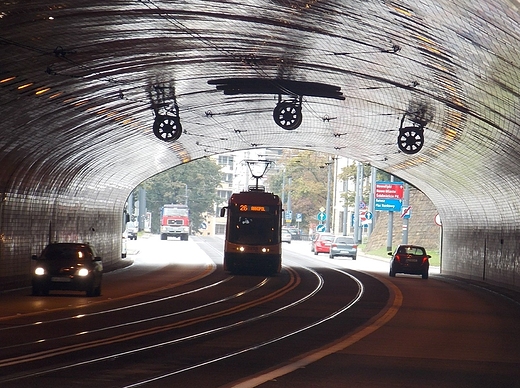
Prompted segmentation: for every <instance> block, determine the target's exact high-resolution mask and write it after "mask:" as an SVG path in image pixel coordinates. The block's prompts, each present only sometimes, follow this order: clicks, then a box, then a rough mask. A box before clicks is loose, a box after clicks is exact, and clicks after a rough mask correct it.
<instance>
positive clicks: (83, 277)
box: [32, 243, 103, 296]
mask: <svg viewBox="0 0 520 388" xmlns="http://www.w3.org/2000/svg"><path fill="white" fill-rule="evenodd" d="M32 259H33V260H34V261H35V262H36V265H35V266H34V270H33V273H32V293H33V295H40V294H42V295H48V294H49V290H74V291H85V292H86V293H87V296H99V295H101V278H102V274H103V263H102V261H101V257H99V256H98V255H97V254H96V251H95V250H94V248H93V247H91V246H90V245H89V244H81V243H54V244H49V245H47V247H45V249H44V250H43V251H42V253H41V255H40V256H39V257H38V256H36V255H33V256H32Z"/></svg>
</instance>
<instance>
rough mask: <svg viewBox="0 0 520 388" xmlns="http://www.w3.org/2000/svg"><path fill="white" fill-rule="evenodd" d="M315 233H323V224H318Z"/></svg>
mask: <svg viewBox="0 0 520 388" xmlns="http://www.w3.org/2000/svg"><path fill="white" fill-rule="evenodd" d="M316 232H325V224H319V225H318V226H317V227H316Z"/></svg>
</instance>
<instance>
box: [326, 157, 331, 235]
mask: <svg viewBox="0 0 520 388" xmlns="http://www.w3.org/2000/svg"><path fill="white" fill-rule="evenodd" d="M326 164H327V203H326V205H325V214H326V215H327V218H326V219H325V231H326V232H327V233H329V232H330V218H331V216H332V214H331V211H330V166H331V164H332V162H331V159H330V157H329V161H328V163H326Z"/></svg>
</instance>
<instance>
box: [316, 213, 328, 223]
mask: <svg viewBox="0 0 520 388" xmlns="http://www.w3.org/2000/svg"><path fill="white" fill-rule="evenodd" d="M316 218H317V219H318V221H325V220H326V219H327V213H325V212H319V213H318V215H317V216H316Z"/></svg>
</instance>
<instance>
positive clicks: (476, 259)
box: [0, 0, 520, 289]
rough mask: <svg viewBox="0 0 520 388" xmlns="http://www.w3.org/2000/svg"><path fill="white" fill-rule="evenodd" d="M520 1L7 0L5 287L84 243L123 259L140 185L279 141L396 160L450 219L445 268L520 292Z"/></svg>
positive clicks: (3, 37)
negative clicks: (54, 245)
mask: <svg viewBox="0 0 520 388" xmlns="http://www.w3.org/2000/svg"><path fill="white" fill-rule="evenodd" d="M519 22H520V15H519V13H518V4H517V3H516V2H513V1H509V0H488V1H485V2H484V1H473V2H467V1H458V0H436V1H433V0H424V1H421V2H413V1H401V0H397V1H386V0H384V1H381V0H377V1H376V0H359V1H349V2H344V1H326V2H319V1H312V0H308V1H304V0H274V1H272V2H262V1H254V0H247V1H242V2H233V1H196V0H190V1H186V2H182V3H179V2H176V1H167V0H157V1H155V0H141V1H118V2H106V1H99V0H81V1H63V2H59V3H56V2H50V1H46V0H42V1H38V2H3V3H2V4H0V31H1V32H0V91H1V92H0V115H1V120H0V134H1V136H0V166H1V168H0V192H1V197H0V198H1V199H0V229H1V230H0V288H1V289H11V288H16V287H21V286H24V285H28V284H29V280H30V257H31V255H32V254H35V253H38V252H39V251H40V250H41V249H42V248H43V247H44V246H45V245H46V244H47V243H48V242H52V241H62V242H66V241H88V242H92V243H94V244H95V245H96V247H97V248H98V250H99V251H101V252H103V258H104V260H105V262H106V263H107V267H110V266H117V265H118V261H119V260H120V257H121V214H122V211H123V208H124V204H125V201H126V199H127V197H128V195H129V194H130V192H131V191H132V190H133V189H134V188H135V187H136V186H137V185H139V184H140V183H141V182H142V181H144V180H145V179H147V178H149V177H151V176H154V175H156V174H158V173H159V172H162V171H164V170H166V169H169V168H172V167H175V166H178V165H180V164H183V163H189V162H190V161H193V160H197V159H200V158H205V157H209V156H211V155H215V154H220V153H224V152H229V151H233V150H244V149H254V148H265V147H286V148H294V149H301V150H313V151H319V152H325V153H329V154H332V155H339V156H345V157H349V158H352V159H354V160H357V161H360V162H362V163H364V164H369V165H371V166H374V167H376V168H378V169H380V170H383V171H386V172H388V173H390V174H392V175H394V176H396V177H398V178H400V179H402V180H405V181H407V182H409V183H410V184H412V185H413V186H415V187H417V188H418V189H420V190H421V191H422V192H423V193H424V194H425V195H427V196H428V197H429V198H430V199H431V201H432V202H433V203H434V205H435V207H436V208H437V209H438V211H439V214H440V217H441V219H442V225H443V232H442V257H443V262H442V269H441V270H442V273H444V274H449V275H453V276H457V277H461V278H466V279H475V280H481V281H485V282H488V283H492V284H498V285H502V286H505V287H508V288H512V289H515V288H516V289H518V287H519V282H520V280H519V277H520V270H519V267H520V259H519V252H520V246H519V244H520V243H519V241H520V239H519V237H520V227H519V224H518V221H517V217H518V213H519V210H520V199H519V196H518V192H519V189H518V187H519V185H520V179H519V169H518V161H519V160H520V152H519V151H520V141H519V136H518V135H519V124H518V113H517V112H518V105H519V93H520V90H519V87H518V82H517V81H518V79H519V78H520V70H519V69H520V67H519V66H520V56H519V54H518V47H519V42H518V40H519V36H520V34H519V32H520V29H519V25H520V24H519Z"/></svg>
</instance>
